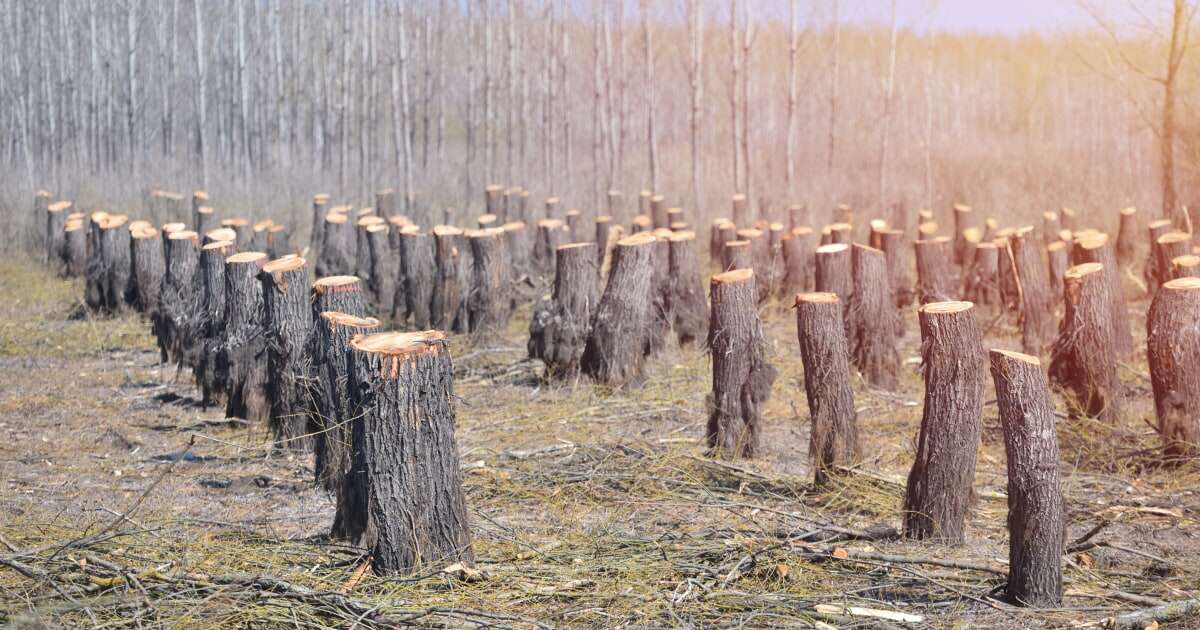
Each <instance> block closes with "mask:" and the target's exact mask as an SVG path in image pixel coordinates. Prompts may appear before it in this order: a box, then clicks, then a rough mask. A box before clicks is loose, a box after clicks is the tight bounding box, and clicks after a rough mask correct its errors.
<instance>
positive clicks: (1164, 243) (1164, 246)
mask: <svg viewBox="0 0 1200 630" xmlns="http://www.w3.org/2000/svg"><path fill="white" fill-rule="evenodd" d="M1151 247H1152V248H1153V249H1154V256H1155V258H1156V259H1157V260H1156V264H1155V271H1156V274H1157V275H1156V276H1155V278H1154V284H1155V286H1156V287H1157V286H1158V285H1161V284H1163V283H1164V282H1166V281H1168V280H1170V279H1171V261H1172V260H1174V259H1175V258H1176V257H1178V256H1184V255H1187V254H1190V253H1192V235H1191V234H1188V233H1187V232H1168V233H1166V234H1163V235H1162V236H1159V237H1158V239H1157V240H1156V241H1154V242H1153V243H1151Z"/></svg>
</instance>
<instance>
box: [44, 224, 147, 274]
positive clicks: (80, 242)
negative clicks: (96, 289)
mask: <svg viewBox="0 0 1200 630" xmlns="http://www.w3.org/2000/svg"><path fill="white" fill-rule="evenodd" d="M159 256H160V257H161V256H162V246H161V245H160V246H159ZM86 270H87V226H86V225H85V224H84V223H83V221H79V220H77V221H67V222H66V224H65V225H64V226H63V274H64V275H65V276H66V277H68V278H80V277H82V276H83V274H84V273H85V272H86Z"/></svg>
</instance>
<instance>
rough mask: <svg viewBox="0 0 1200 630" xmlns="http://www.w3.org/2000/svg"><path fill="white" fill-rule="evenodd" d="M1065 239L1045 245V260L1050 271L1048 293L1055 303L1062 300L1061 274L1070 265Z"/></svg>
mask: <svg viewBox="0 0 1200 630" xmlns="http://www.w3.org/2000/svg"><path fill="white" fill-rule="evenodd" d="M1068 247H1069V246H1068V245H1067V243H1066V242H1065V241H1054V242H1052V243H1050V244H1049V245H1047V246H1046V261H1047V266H1048V268H1049V271H1050V274H1049V275H1050V293H1051V294H1052V295H1053V296H1054V303H1055V304H1056V305H1057V304H1058V303H1059V302H1060V301H1061V300H1062V294H1063V274H1064V273H1066V272H1067V268H1068V267H1070V266H1071V261H1070V259H1071V256H1070V250H1069V249H1068Z"/></svg>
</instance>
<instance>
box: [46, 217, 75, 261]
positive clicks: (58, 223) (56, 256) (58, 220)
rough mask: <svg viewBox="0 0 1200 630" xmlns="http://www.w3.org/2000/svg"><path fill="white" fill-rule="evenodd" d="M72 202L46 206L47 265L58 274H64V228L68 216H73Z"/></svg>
mask: <svg viewBox="0 0 1200 630" xmlns="http://www.w3.org/2000/svg"><path fill="white" fill-rule="evenodd" d="M71 205H72V204H71V202H70V201H59V202H57V203H52V204H49V205H47V206H46V216H45V219H44V220H45V222H46V237H45V243H46V261H45V262H46V265H48V266H49V267H50V270H51V271H52V272H54V273H57V274H62V273H63V267H62V260H63V249H64V243H65V238H66V236H65V231H64V228H65V227H66V224H67V215H69V214H71Z"/></svg>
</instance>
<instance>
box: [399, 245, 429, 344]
mask: <svg viewBox="0 0 1200 630" xmlns="http://www.w3.org/2000/svg"><path fill="white" fill-rule="evenodd" d="M400 256H401V257H402V258H403V262H402V263H401V267H402V268H403V269H404V301H405V304H406V305H407V312H408V317H409V318H410V319H411V324H412V326H413V328H415V329H417V330H426V329H428V328H429V326H430V322H431V321H432V313H431V312H430V310H431V309H432V307H433V292H434V287H435V284H436V281H437V262H436V261H434V258H433V257H434V240H433V236H431V235H429V234H425V233H422V232H419V231H412V230H410V231H405V232H402V233H401V234H400ZM393 323H394V324H396V325H402V324H403V323H404V322H403V321H401V320H397V321H395V322H393Z"/></svg>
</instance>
